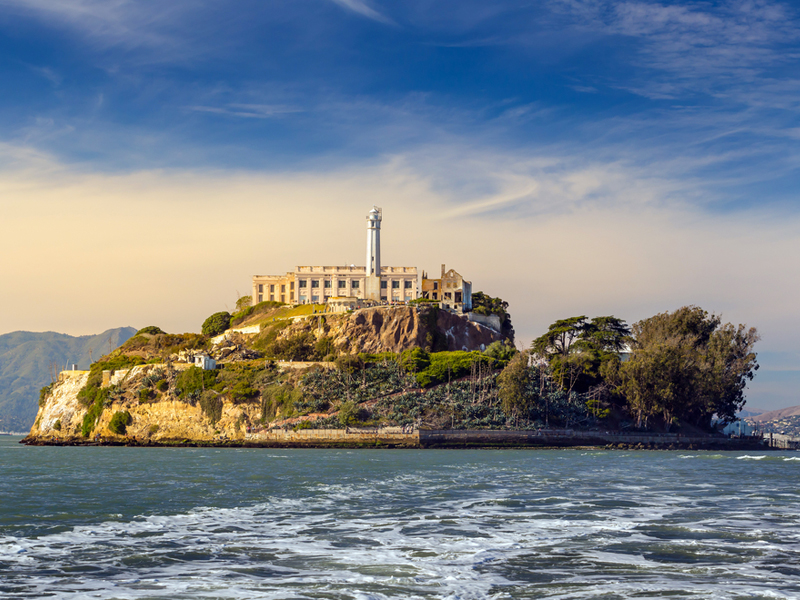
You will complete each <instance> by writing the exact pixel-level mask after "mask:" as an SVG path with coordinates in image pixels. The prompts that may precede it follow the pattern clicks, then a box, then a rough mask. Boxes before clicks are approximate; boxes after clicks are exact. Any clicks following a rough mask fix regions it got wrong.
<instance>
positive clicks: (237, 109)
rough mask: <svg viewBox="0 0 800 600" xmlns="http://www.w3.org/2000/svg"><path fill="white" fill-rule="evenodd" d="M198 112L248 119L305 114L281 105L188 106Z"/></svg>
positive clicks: (294, 108)
mask: <svg viewBox="0 0 800 600" xmlns="http://www.w3.org/2000/svg"><path fill="white" fill-rule="evenodd" d="M186 108H188V109H189V110H192V111H196V112H205V113H214V114H220V115H228V116H232V117H244V118H247V119H271V118H274V117H280V116H282V115H287V114H292V113H300V112H304V109H302V108H300V107H297V106H286V105H280V104H228V105H227V106H224V107H220V106H187V107H186Z"/></svg>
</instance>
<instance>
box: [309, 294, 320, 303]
mask: <svg viewBox="0 0 800 600" xmlns="http://www.w3.org/2000/svg"><path fill="white" fill-rule="evenodd" d="M311 302H312V303H314V304H319V296H311Z"/></svg>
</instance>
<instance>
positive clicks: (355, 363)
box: [334, 354, 364, 373]
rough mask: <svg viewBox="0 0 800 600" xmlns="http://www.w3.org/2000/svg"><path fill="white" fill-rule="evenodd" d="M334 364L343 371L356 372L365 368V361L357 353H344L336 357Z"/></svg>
mask: <svg viewBox="0 0 800 600" xmlns="http://www.w3.org/2000/svg"><path fill="white" fill-rule="evenodd" d="M334 365H336V368H337V369H338V370H339V371H341V372H342V373H355V372H356V371H358V370H360V369H363V368H364V361H362V360H361V357H360V356H358V355H357V354H342V355H341V356H338V357H337V358H336V360H335V361H334Z"/></svg>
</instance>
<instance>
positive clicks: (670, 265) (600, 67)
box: [0, 0, 800, 405]
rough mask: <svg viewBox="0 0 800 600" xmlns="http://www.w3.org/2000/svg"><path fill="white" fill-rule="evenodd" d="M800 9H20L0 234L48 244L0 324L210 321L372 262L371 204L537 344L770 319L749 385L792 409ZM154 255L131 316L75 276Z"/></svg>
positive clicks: (136, 5) (53, 5)
mask: <svg viewBox="0 0 800 600" xmlns="http://www.w3.org/2000/svg"><path fill="white" fill-rule="evenodd" d="M799 10H800V9H798V8H797V7H796V6H795V5H792V4H790V3H786V2H771V1H747V2H736V1H734V2H676V3H671V2H654V1H631V2H614V3H611V2H594V1H589V0H586V1H581V0H563V1H559V0H554V1H542V2H502V1H500V2H492V3H487V2H477V1H476V2H473V1H471V0H460V1H458V2H455V1H447V0H444V1H441V0H440V1H436V2H434V1H432V0H425V1H423V0H419V1H397V2H386V1H380V0H370V1H367V0H294V1H292V2H277V1H269V0H266V1H259V2H256V1H248V0H245V1H238V2H226V1H217V2H204V3H197V2H191V3H190V2H183V1H182V0H173V1H171V2H152V1H141V2H136V1H126V0H105V1H95V0H24V1H23V0H0V90H1V91H2V93H0V193H5V197H6V200H5V202H6V203H7V208H10V209H11V210H7V218H6V221H5V223H6V224H5V228H6V231H5V232H4V236H3V237H4V239H5V240H6V242H5V243H6V244H7V247H5V248H2V249H4V250H6V251H12V250H10V249H11V244H12V240H13V244H15V245H14V247H13V252H19V247H20V245H21V246H23V247H24V251H23V252H21V253H20V256H23V257H25V258H22V259H20V260H21V261H22V263H21V264H23V265H24V268H21V267H20V268H17V267H13V266H9V265H8V264H7V265H5V266H4V267H3V269H4V270H3V271H2V272H0V275H2V276H3V277H4V280H5V281H7V282H9V283H10V285H11V286H12V288H11V289H19V290H27V291H25V292H20V293H19V294H17V296H18V297H19V299H18V302H19V307H17V305H16V304H14V302H15V300H9V301H8V302H9V305H8V307H9V312H11V313H13V314H14V315H15V316H14V317H6V318H5V320H4V321H0V329H2V330H3V331H6V330H8V331H10V330H14V329H55V330H59V331H66V332H68V333H94V332H96V331H98V330H101V329H102V328H104V327H106V326H107V327H114V326H120V325H127V324H133V325H134V326H137V325H142V326H143V325H145V324H150V322H151V321H153V322H158V323H159V324H161V325H162V326H166V327H168V328H172V330H180V329H194V330H196V329H197V328H198V326H197V324H196V322H197V321H198V319H199V321H200V322H202V318H201V317H202V316H204V315H205V314H208V313H210V312H213V311H214V310H217V309H219V308H221V306H220V305H222V304H225V303H226V302H227V303H232V300H231V296H235V291H236V290H238V291H240V292H245V291H246V289H247V282H248V278H249V276H250V275H252V274H253V273H254V272H259V273H263V272H271V271H275V272H280V271H282V270H288V269H290V268H291V267H293V266H294V265H295V264H297V263H302V262H309V263H310V262H313V263H320V262H327V261H326V258H327V256H328V254H324V253H323V251H324V252H325V253H331V254H332V255H335V257H334V258H336V260H338V259H339V255H338V254H337V252H340V254H341V260H343V261H345V260H346V261H347V262H350V260H351V256H352V257H353V258H352V260H353V261H355V262H357V261H358V258H359V257H360V255H361V254H362V250H361V245H363V244H362V242H363V240H362V239H361V237H362V235H361V233H362V232H361V231H360V227H361V225H362V223H361V220H362V219H363V215H362V213H366V211H367V210H368V209H369V207H370V206H371V204H372V202H375V203H377V204H383V205H384V211H385V214H386V215H387V223H386V225H387V228H388V231H387V232H386V234H385V236H386V237H385V239H386V242H385V243H386V244H387V245H388V247H387V251H388V252H389V254H390V255H391V253H392V252H394V253H395V256H396V257H397V258H396V260H395V261H394V262H400V263H403V262H411V263H412V264H417V265H418V266H419V267H420V268H425V269H427V270H435V269H436V268H438V263H439V262H445V261H446V262H448V263H449V264H451V265H453V266H454V267H455V268H457V269H459V270H461V271H462V272H464V274H465V275H466V276H468V277H471V278H472V279H473V281H475V282H476V284H477V287H479V288H486V289H487V291H488V292H493V293H494V294H495V295H501V296H503V297H506V298H508V299H509V300H510V301H511V302H512V314H513V315H514V316H515V322H516V323H517V331H518V333H519V337H520V342H521V343H529V341H530V339H532V338H533V337H535V336H536V335H538V334H539V333H540V332H541V331H542V330H543V329H544V328H545V327H546V326H547V324H548V323H549V322H551V321H552V320H554V319H555V318H561V317H566V316H569V315H570V314H589V315H590V316H591V315H596V314H612V313H613V314H617V315H618V316H622V317H624V318H627V319H628V320H629V321H634V320H637V319H639V318H643V317H646V316H650V315H652V314H654V313H656V312H661V311H664V310H672V309H675V308H678V307H679V306H681V305H683V304H699V305H701V306H703V307H704V308H707V309H709V310H712V311H715V312H721V313H722V316H723V318H725V319H726V320H731V321H737V322H747V323H748V324H752V325H756V326H758V327H759V329H760V330H761V331H762V333H763V335H764V340H763V341H762V348H761V350H762V352H763V356H764V357H765V359H768V360H766V363H765V362H764V361H762V364H764V367H763V370H762V371H761V372H760V374H759V378H761V379H762V380H763V381H764V382H765V383H764V384H763V389H762V391H761V392H759V391H758V390H757V389H755V388H754V394H755V396H758V394H759V393H760V394H761V395H760V396H759V397H760V398H761V400H762V403H763V404H764V405H790V404H798V403H800V398H799V397H798V395H797V394H796V393H795V392H794V391H793V390H794V389H795V388H796V387H797V384H800V357H799V356H798V353H797V350H796V347H797V343H796V340H797V338H798V336H800V318H798V317H796V316H795V315H794V310H795V308H794V304H795V298H796V296H795V294H796V293H797V292H800V260H799V259H798V258H797V257H798V256H800V241H799V239H798V234H797V231H798V229H797V226H798V225H800V210H798V208H799V207H798V202H797V192H798V189H800V181H798V166H800V161H798V141H800V120H799V119H798V115H800V68H799V67H800V12H798V11H799ZM287 198H292V200H291V201H287V200H286V199H287ZM331 205H335V208H336V209H337V210H335V211H333V210H331ZM192 206H195V207H196V206H203V207H205V208H204V211H201V212H199V213H197V212H192V208H191V207H192ZM223 209H224V210H223ZM126 211H128V212H126ZM129 211H137V214H136V217H135V218H133V220H129V219H131V217H130V212H129ZM258 211H262V213H263V216H261V217H258V216H257V215H258V214H259V212H258ZM78 212H81V214H82V215H83V217H84V218H83V219H82V220H81V219H79V218H78V216H77V214H78ZM145 213H146V214H147V215H149V216H148V217H145V216H144V214H145ZM104 214H105V215H108V218H107V220H106V221H104V220H103V215H104ZM9 215H10V216H9ZM87 215H91V219H89V220H88V221H87V218H86V216H87ZM187 215H188V216H187ZM243 215H248V216H249V217H245V218H241V217H242V216H243ZM276 215H280V218H281V219H283V220H282V221H280V222H278V221H275V220H274V219H276ZM392 215H395V217H394V218H395V219H396V221H395V222H396V223H397V228H398V229H396V230H395V231H397V232H399V231H400V225H402V226H403V229H402V232H403V233H402V236H401V235H400V234H399V233H397V234H395V235H396V237H395V246H392V245H391V244H392V241H391V240H392V233H391V231H392V230H391V223H392V221H391V218H393V217H392ZM412 217H413V218H412ZM71 219H73V220H74V221H72V220H71ZM137 219H139V220H137ZM297 219H302V220H303V223H304V224H306V226H307V227H310V228H312V229H313V231H314V234H313V235H311V236H304V235H303V234H301V233H300V232H298V231H297V230H296V229H293V227H292V226H287V225H286V223H298V221H297ZM404 219H405V220H404ZM159 220H161V221H162V223H161V229H162V230H164V229H166V230H171V231H178V230H180V233H176V234H175V235H174V240H172V241H169V240H165V239H164V238H165V237H169V236H165V235H163V233H162V234H160V235H159V234H156V233H155V232H153V231H150V229H149V227H148V225H147V223H155V222H158V221H159ZM89 221H91V224H89ZM316 221H319V222H318V223H316ZM256 222H257V223H260V224H261V227H262V228H263V230H264V231H269V232H270V233H269V234H266V233H259V231H260V230H259V229H258V228H257V227H256ZM331 223H334V224H335V227H336V228H337V229H339V230H341V231H345V232H349V231H350V227H351V223H355V226H353V233H352V236H351V235H350V234H349V233H348V234H347V235H339V234H337V235H335V236H332V237H328V238H324V236H325V233H324V232H325V227H330V226H331ZM134 225H135V228H134ZM67 227H70V228H72V229H71V233H69V232H66V231H65V229H66V228H67ZM109 229H113V230H114V232H115V233H114V234H109V233H108V231H109ZM183 229H185V231H183ZM43 232H45V233H46V235H43ZM15 236H16V237H15ZM219 236H224V237H227V238H234V239H237V243H236V244H234V246H235V247H236V248H237V249H236V251H234V250H232V249H230V246H228V245H226V246H225V248H224V249H223V248H217V249H216V250H215V251H214V252H213V253H212V252H211V251H210V250H209V249H208V248H209V244H208V241H209V239H210V238H218V237H219ZM45 238H46V240H45ZM323 238H324V239H323ZM351 238H352V240H353V241H350V240H351ZM434 239H435V240H438V242H439V243H438V245H437V244H434V243H432V240H434ZM43 240H44V241H43ZM345 240H347V241H345ZM464 240H471V241H470V242H466V241H464ZM401 242H402V243H401ZM0 244H1V243H0ZM143 245H146V246H147V249H144V246H143ZM156 248H157V249H158V251H156ZM387 251H385V252H384V255H386V252H387ZM180 253H185V254H189V255H192V254H194V255H198V254H203V253H205V254H203V255H204V256H205V259H204V260H205V268H204V269H199V268H198V269H197V270H196V271H193V270H192V269H193V267H192V266H191V265H189V264H185V263H181V262H180V261H178V262H175V261H173V262H170V261H171V260H172V259H171V258H170V259H169V260H168V259H166V258H165V257H174V256H176V255H177V254H180ZM401 255H402V256H401ZM131 256H137V257H139V258H138V260H137V265H139V266H137V267H132V266H130V265H129V266H128V267H126V269H127V270H126V277H125V278H124V279H123V278H121V277H120V279H119V280H116V279H113V277H112V276H111V275H108V277H109V278H111V279H107V281H109V282H111V281H113V287H114V289H117V290H119V291H120V295H121V296H123V297H124V298H126V299H127V300H126V302H119V303H118V304H116V305H115V306H116V310H112V309H111V308H109V296H107V294H108V291H107V290H108V287H109V286H110V285H111V284H110V283H106V284H103V279H102V278H99V279H98V278H97V277H86V278H84V279H82V280H80V281H79V282H77V281H78V280H79V278H77V279H76V278H74V277H73V278H68V277H66V276H65V275H64V274H62V273H54V269H53V265H54V264H57V263H59V262H60V261H61V260H62V259H65V258H67V257H71V259H72V262H74V263H77V264H80V265H84V266H86V265H90V264H91V265H94V267H95V268H96V269H100V270H102V271H103V272H104V273H107V274H108V273H112V272H114V273H116V272H117V270H118V269H120V265H126V264H127V263H126V259H129V258H130V257H131ZM175 260H177V259H175ZM141 265H146V267H141ZM232 265H235V266H232ZM176 273H183V274H185V277H183V278H182V277H180V276H176ZM43 278H45V279H46V278H52V281H53V283H52V285H53V286H56V287H57V288H58V289H59V290H60V292H59V294H60V304H56V303H55V302H54V303H53V304H52V306H51V305H50V304H47V302H48V301H46V300H43V299H42V296H41V295H40V294H37V293H36V292H35V291H33V290H34V288H35V287H36V286H38V285H41V284H40V283H39V282H41V281H42V280H43ZM148 278H149V279H148ZM153 278H154V279H155V280H157V281H158V282H159V284H158V290H159V293H158V294H157V295H155V296H154V295H153V292H152V290H149V292H148V293H145V292H144V291H143V290H145V289H147V284H146V282H147V281H148V280H150V279H153ZM490 286H491V289H489V288H490ZM48 296H49V295H48ZM233 300H235V297H234V298H233ZM189 304H191V305H193V306H194V307H195V308H193V309H191V310H188V312H187V309H186V306H187V305H189ZM31 306H38V307H40V309H41V308H42V307H47V310H46V311H42V310H39V311H34V310H32V309H29V307H31ZM17 308H18V309H17ZM11 309H14V310H11ZM42 312H45V313H46V314H47V315H48V317H47V318H43V317H42V314H41V313H42ZM140 321H141V322H140ZM770 369H772V372H774V373H775V375H774V377H773V378H772V379H770V376H769V375H768V374H767V375H763V374H764V373H769V372H770ZM768 384H769V385H768ZM755 396H754V398H755ZM754 403H756V400H755V399H754Z"/></svg>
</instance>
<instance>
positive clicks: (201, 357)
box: [192, 354, 217, 371]
mask: <svg viewBox="0 0 800 600" xmlns="http://www.w3.org/2000/svg"><path fill="white" fill-rule="evenodd" d="M192 362H193V363H194V366H195V367H198V368H200V369H203V370H204V371H212V370H214V369H216V368H217V361H215V360H214V359H213V358H211V357H210V356H209V355H208V354H195V355H194V359H193V361H192Z"/></svg>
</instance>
